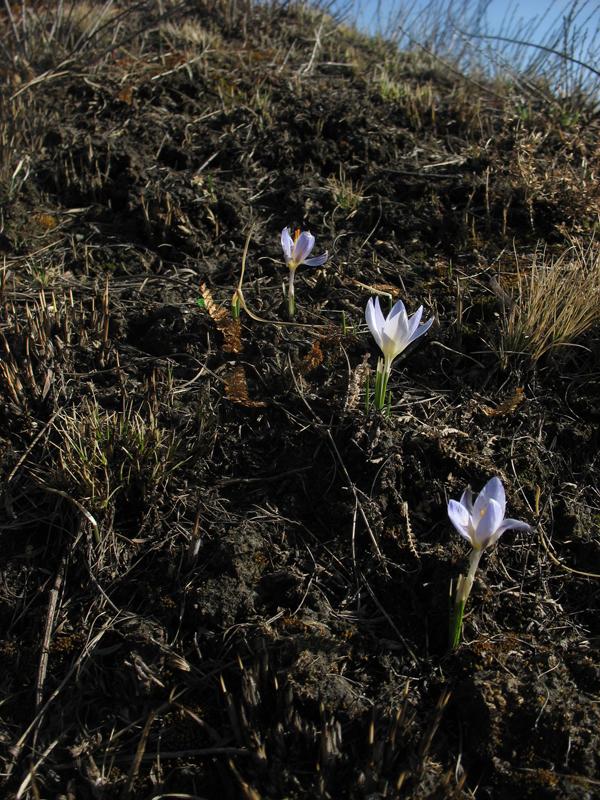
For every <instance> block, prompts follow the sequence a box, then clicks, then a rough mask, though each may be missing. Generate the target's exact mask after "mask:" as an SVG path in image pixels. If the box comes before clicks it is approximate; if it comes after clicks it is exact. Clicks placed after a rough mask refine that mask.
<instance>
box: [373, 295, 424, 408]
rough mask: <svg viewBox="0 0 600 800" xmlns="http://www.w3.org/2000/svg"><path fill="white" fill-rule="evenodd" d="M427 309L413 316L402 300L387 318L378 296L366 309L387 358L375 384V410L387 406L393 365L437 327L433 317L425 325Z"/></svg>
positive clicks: (379, 344) (378, 366)
mask: <svg viewBox="0 0 600 800" xmlns="http://www.w3.org/2000/svg"><path fill="white" fill-rule="evenodd" d="M422 316H423V306H420V307H419V308H418V309H417V310H416V311H415V313H414V314H413V315H412V316H411V317H409V316H408V314H407V313H406V309H405V307H404V303H403V302H402V300H398V302H397V303H395V305H394V307H393V308H392V310H391V311H390V313H389V314H388V315H387V317H384V315H383V312H382V310H381V306H380V304H379V298H378V297H375V298H373V297H371V299H370V300H369V302H368V303H367V308H366V310H365V319H366V320H367V325H368V326H369V330H370V331H371V333H372V334H373V338H374V339H375V341H376V342H377V344H378V346H379V349H380V350H381V352H382V353H383V359H379V361H378V363H377V376H376V382H375V407H376V408H377V409H382V408H383V407H384V405H385V396H386V392H387V383H388V379H389V375H390V370H391V368H392V362H393V361H394V359H395V358H396V357H397V356H399V355H400V353H402V352H403V351H404V350H406V348H407V347H408V345H409V344H410V343H411V342H414V341H415V339H418V338H419V336H422V335H423V334H424V333H425V332H426V331H428V330H429V328H430V327H431V326H432V324H433V317H431V318H430V319H428V320H427V322H423V323H421V317H422Z"/></svg>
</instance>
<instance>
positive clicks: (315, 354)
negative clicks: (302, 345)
mask: <svg viewBox="0 0 600 800" xmlns="http://www.w3.org/2000/svg"><path fill="white" fill-rule="evenodd" d="M322 363H323V351H322V350H321V343H320V341H319V340H318V339H315V341H314V342H313V343H312V347H311V348H310V350H309V352H308V353H307V354H306V355H305V356H304V358H303V359H302V365H301V367H300V371H301V373H302V374H303V375H306V373H307V372H311V371H312V370H313V369H316V368H317V367H318V366H320V365H321V364H322Z"/></svg>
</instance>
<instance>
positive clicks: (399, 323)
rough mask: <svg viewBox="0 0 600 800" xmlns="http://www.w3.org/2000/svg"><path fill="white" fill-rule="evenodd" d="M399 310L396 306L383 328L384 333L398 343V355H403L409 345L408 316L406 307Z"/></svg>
mask: <svg viewBox="0 0 600 800" xmlns="http://www.w3.org/2000/svg"><path fill="white" fill-rule="evenodd" d="M400 305H401V306H402V307H401V308H398V309H397V306H398V303H396V305H395V306H394V308H393V309H392V311H391V312H390V314H389V315H388V318H387V319H386V321H385V324H384V326H383V333H384V334H385V335H386V336H388V337H389V338H390V339H393V341H394V342H395V343H396V355H398V353H401V352H402V351H403V350H404V349H405V348H406V346H407V345H408V342H409V338H408V316H407V314H406V309H405V308H404V305H402V303H400Z"/></svg>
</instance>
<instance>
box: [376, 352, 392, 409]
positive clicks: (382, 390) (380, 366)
mask: <svg viewBox="0 0 600 800" xmlns="http://www.w3.org/2000/svg"><path fill="white" fill-rule="evenodd" d="M390 367H391V363H390V362H389V361H388V360H387V359H381V358H380V359H379V361H378V362H377V372H376V374H375V408H376V409H377V410H378V411H382V410H383V409H384V408H385V405H386V395H387V385H388V380H389V377H390Z"/></svg>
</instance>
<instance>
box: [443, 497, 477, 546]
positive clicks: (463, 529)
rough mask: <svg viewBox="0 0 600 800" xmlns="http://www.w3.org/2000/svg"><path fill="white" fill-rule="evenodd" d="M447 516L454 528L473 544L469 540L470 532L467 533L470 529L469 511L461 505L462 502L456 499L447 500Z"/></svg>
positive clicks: (470, 541)
mask: <svg viewBox="0 0 600 800" xmlns="http://www.w3.org/2000/svg"><path fill="white" fill-rule="evenodd" d="M448 517H449V519H450V522H451V523H452V524H453V525H454V527H455V528H456V530H457V532H458V533H459V534H460V535H461V536H462V537H463V538H464V539H466V540H467V541H468V542H469V543H470V544H473V542H472V540H471V534H470V533H469V530H470V524H469V523H470V517H469V512H468V511H467V509H466V508H465V507H464V506H463V505H462V503H458V502H457V501H456V500H450V501H448Z"/></svg>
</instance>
